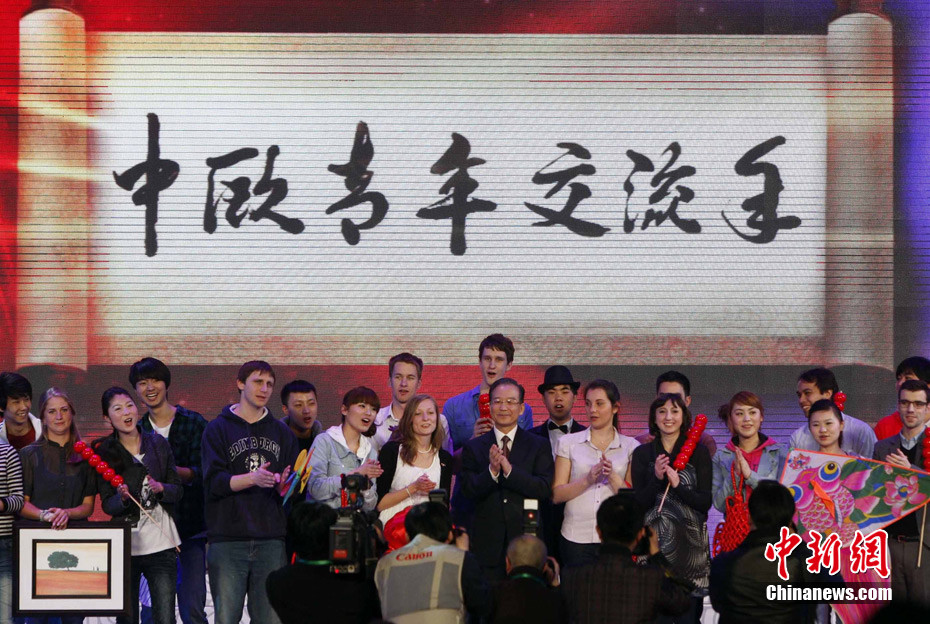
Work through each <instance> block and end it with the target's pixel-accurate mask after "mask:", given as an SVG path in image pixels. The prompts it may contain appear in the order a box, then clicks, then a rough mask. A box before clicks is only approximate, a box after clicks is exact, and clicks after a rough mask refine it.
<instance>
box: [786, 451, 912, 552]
mask: <svg viewBox="0 0 930 624" xmlns="http://www.w3.org/2000/svg"><path fill="white" fill-rule="evenodd" d="M780 482H781V483H782V484H783V485H784V486H785V487H787V488H788V489H789V490H790V491H791V493H792V495H793V496H794V502H795V505H796V506H797V512H796V513H795V524H796V525H797V530H798V533H799V534H801V535H803V534H805V533H806V532H807V531H811V530H813V531H819V532H820V533H821V534H822V535H823V536H824V537H826V536H828V535H830V534H831V533H837V534H839V536H840V538H841V539H842V541H843V544H844V545H849V544H850V543H852V540H853V537H854V536H855V533H856V531H857V530H860V531H862V533H863V534H864V535H868V534H869V533H871V532H872V531H875V530H878V529H881V528H883V527H885V526H887V525H889V524H891V523H892V522H894V521H895V520H898V519H899V518H901V517H903V516H906V515H907V514H909V513H911V512H913V511H915V510H917V509H919V508H920V507H923V506H924V505H926V504H927V503H928V502H930V474H927V473H925V472H922V471H918V470H912V469H908V468H902V467H900V466H895V465H893V464H888V463H885V462H880V461H876V460H872V459H863V458H860V457H850V456H847V455H833V454H830V453H820V452H815V451H798V450H792V451H791V452H790V453H789V454H788V461H787V462H786V463H785V469H784V472H782V475H781V479H780Z"/></svg>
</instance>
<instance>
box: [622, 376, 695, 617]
mask: <svg viewBox="0 0 930 624" xmlns="http://www.w3.org/2000/svg"><path fill="white" fill-rule="evenodd" d="M690 426H691V412H690V410H689V409H688V406H687V405H686V404H685V401H684V399H683V398H682V397H681V395H678V394H660V395H659V396H658V397H656V400H655V401H653V402H652V405H650V406H649V433H651V434H652V435H654V436H655V439H654V440H653V441H652V442H647V443H646V444H643V445H641V446H639V447H637V448H636V450H635V451H633V461H632V464H633V467H632V476H633V490H634V491H635V493H636V498H637V500H639V502H640V504H641V505H643V507H645V508H646V509H648V510H649V511H647V512H646V524H647V525H648V526H649V528H650V529H651V530H653V531H655V532H656V534H657V535H658V538H659V548H660V550H661V551H662V554H663V555H664V556H665V558H666V559H668V561H669V563H670V564H671V570H672V573H673V574H674V575H675V576H678V577H680V578H683V579H686V580H688V581H691V582H692V583H694V584H695V586H696V587H695V590H694V592H693V593H692V602H693V607H692V609H691V610H690V611H689V612H688V613H686V614H685V615H683V616H681V617H679V618H675V619H661V620H660V621H665V622H678V623H684V622H689V623H690V622H694V623H697V622H699V621H700V618H701V612H702V608H703V607H702V605H703V600H704V596H706V595H707V588H708V586H709V579H710V549H709V547H708V542H707V511H708V510H709V509H710V505H711V482H712V479H713V477H712V469H711V461H710V453H709V452H708V451H707V449H706V448H705V447H704V446H703V445H701V444H698V445H697V446H696V447H695V449H694V453H693V454H692V455H691V459H690V461H689V462H688V464H687V466H685V468H684V469H683V470H676V469H675V468H674V467H673V465H672V462H674V461H675V459H676V458H677V457H678V453H679V452H681V448H682V446H684V444H685V441H686V440H687V431H688V428H689V427H690ZM660 507H661V511H660Z"/></svg>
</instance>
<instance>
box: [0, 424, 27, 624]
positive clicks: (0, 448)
mask: <svg viewBox="0 0 930 624" xmlns="http://www.w3.org/2000/svg"><path fill="white" fill-rule="evenodd" d="M22 508H23V469H22V465H21V464H20V462H19V454H17V452H16V449H14V448H13V447H12V446H10V445H9V444H7V443H6V442H3V441H0V624H11V622H12V621H13V518H14V517H16V514H17V513H18V512H19V510H20V509H22Z"/></svg>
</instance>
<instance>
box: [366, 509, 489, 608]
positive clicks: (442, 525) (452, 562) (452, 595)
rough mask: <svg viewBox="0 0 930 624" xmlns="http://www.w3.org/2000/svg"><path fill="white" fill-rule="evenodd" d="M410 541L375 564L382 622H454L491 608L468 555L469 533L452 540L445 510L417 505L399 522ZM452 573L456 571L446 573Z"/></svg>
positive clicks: (449, 518) (478, 570)
mask: <svg viewBox="0 0 930 624" xmlns="http://www.w3.org/2000/svg"><path fill="white" fill-rule="evenodd" d="M404 527H405V528H406V529H407V535H408V536H409V537H410V543H409V544H407V545H406V546H403V547H401V548H399V549H397V550H395V551H393V552H391V553H390V554H387V555H385V556H384V557H382V558H381V560H380V561H379V562H378V567H377V569H376V570H375V583H376V584H377V586H378V594H379V595H380V597H381V611H382V613H383V615H384V618H385V619H387V620H390V621H392V622H394V623H395V624H419V623H421V622H422V623H424V624H447V623H448V624H456V623H459V622H464V621H465V612H466V611H468V612H469V613H471V614H472V615H477V616H481V617H485V616H487V615H488V611H489V609H490V598H489V593H488V586H487V584H486V582H485V580H484V577H483V575H482V573H481V566H480V565H479V564H478V560H477V559H476V558H475V556H474V555H472V554H471V553H469V552H468V535H467V534H465V533H460V534H459V535H458V536H456V534H455V532H454V531H453V526H452V516H451V515H450V514H449V508H448V507H447V506H445V505H443V504H442V503H437V502H432V501H431V502H427V503H420V504H419V505H415V506H413V507H411V508H410V511H409V512H407V517H406V519H405V521H404ZM450 569H452V570H454V571H455V573H449V570H450Z"/></svg>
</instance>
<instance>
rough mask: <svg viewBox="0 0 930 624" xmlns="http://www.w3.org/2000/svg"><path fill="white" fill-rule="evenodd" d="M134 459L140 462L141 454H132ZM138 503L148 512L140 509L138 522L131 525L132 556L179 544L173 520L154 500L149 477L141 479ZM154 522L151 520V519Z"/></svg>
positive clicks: (147, 553) (148, 553) (155, 551)
mask: <svg viewBox="0 0 930 624" xmlns="http://www.w3.org/2000/svg"><path fill="white" fill-rule="evenodd" d="M133 457H134V458H135V460H136V461H137V462H139V463H140V464H141V463H142V457H143V455H133ZM139 503H140V504H141V505H142V507H143V509H145V511H147V512H148V513H144V512H142V511H141V510H140V512H139V522H138V523H136V526H134V527H132V530H131V538H132V539H131V540H130V545H131V548H130V551H131V554H132V556H133V557H138V556H140V555H151V554H152V553H157V552H161V551H163V550H168V549H170V548H174V547H175V546H180V545H181V538H180V536H179V535H178V529H177V527H176V526H175V524H174V520H172V519H171V516H170V515H169V514H168V512H167V511H165V508H164V507H162V506H161V505H160V504H159V503H158V502H157V501H156V500H155V493H154V492H152V488H151V487H150V486H149V478H148V476H146V477H145V478H144V479H143V480H142V492H140V493H139ZM153 519H154V520H155V522H152V520H153Z"/></svg>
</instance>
